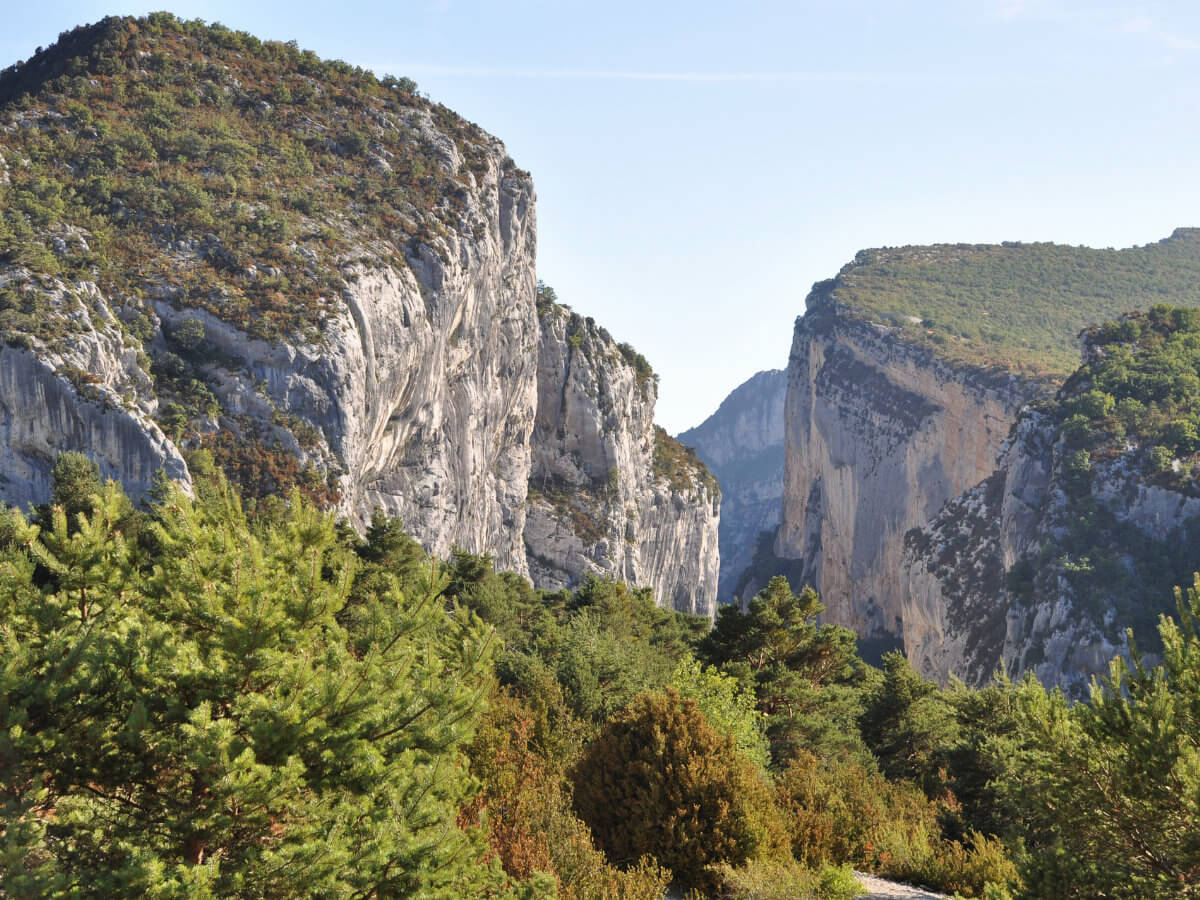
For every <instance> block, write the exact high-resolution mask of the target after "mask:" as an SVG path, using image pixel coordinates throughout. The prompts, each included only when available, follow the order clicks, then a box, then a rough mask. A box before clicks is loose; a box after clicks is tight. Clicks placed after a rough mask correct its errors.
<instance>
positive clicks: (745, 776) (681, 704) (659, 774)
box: [574, 690, 785, 894]
mask: <svg viewBox="0 0 1200 900" xmlns="http://www.w3.org/2000/svg"><path fill="white" fill-rule="evenodd" d="M574 783H575V808H576V809H577V810H578V811H579V813H580V815H581V816H582V818H583V819H584V821H586V822H587V823H588V825H589V826H590V827H591V829H592V834H593V835H594V836H595V838H596V842H597V843H598V844H599V845H600V846H601V847H603V848H604V850H605V851H606V852H607V853H608V855H609V858H610V859H612V860H613V861H614V862H616V863H619V864H622V865H628V864H630V863H633V862H635V861H636V860H638V859H640V858H641V857H642V856H644V855H647V854H649V855H651V856H653V857H654V858H655V859H657V860H658V862H659V863H660V864H661V865H663V866H666V867H668V868H669V869H671V871H672V873H673V874H674V877H675V883H676V885H677V886H678V887H680V888H683V889H691V888H699V889H701V890H706V891H708V892H710V894H711V892H712V891H713V890H714V889H715V888H716V885H717V879H718V876H717V875H716V873H715V872H714V871H713V870H712V869H710V868H709V867H710V866H713V865H716V864H719V863H729V864H731V865H733V866H741V865H743V864H744V863H745V862H747V861H748V860H751V859H754V858H757V857H761V856H770V855H778V854H779V853H780V852H781V851H783V850H784V847H783V845H784V842H785V837H784V833H783V830H782V821H781V820H780V817H779V814H778V811H777V810H776V809H775V807H774V804H773V803H772V800H771V797H770V789H769V787H768V786H767V785H766V783H765V782H764V781H763V780H762V778H761V776H760V775H759V773H758V771H757V770H756V768H755V766H754V764H753V763H751V762H749V761H748V760H745V759H743V758H741V757H740V756H739V755H738V754H737V752H736V749H735V747H734V742H733V739H732V738H730V737H728V736H725V735H722V734H720V733H719V732H717V731H716V730H715V729H714V728H713V727H712V726H711V725H710V724H709V723H708V722H707V721H706V720H705V718H704V715H703V714H702V713H701V712H700V708H699V707H698V706H697V705H696V703H695V701H693V700H689V699H685V698H683V697H680V696H679V695H678V694H677V693H675V692H674V691H673V690H668V691H667V693H665V694H642V695H640V696H638V697H636V698H635V699H634V701H633V702H632V703H631V704H630V705H629V707H627V708H626V709H625V710H623V711H622V712H620V713H618V714H617V715H616V716H615V717H613V719H612V720H611V721H610V722H609V723H608V724H607V725H606V726H605V728H604V729H603V730H602V731H601V733H600V735H599V736H598V737H597V738H596V739H595V740H594V741H593V742H592V743H591V744H590V745H589V746H588V748H587V750H586V751H585V753H584V755H583V758H582V759H581V760H580V762H579V764H578V765H577V766H576V768H575V772H574Z"/></svg>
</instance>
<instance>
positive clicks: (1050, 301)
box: [814, 228, 1200, 378]
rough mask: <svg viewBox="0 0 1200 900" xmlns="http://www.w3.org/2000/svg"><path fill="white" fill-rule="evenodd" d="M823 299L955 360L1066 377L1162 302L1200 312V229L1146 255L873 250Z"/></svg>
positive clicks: (1180, 233) (1006, 248) (1047, 247)
mask: <svg viewBox="0 0 1200 900" xmlns="http://www.w3.org/2000/svg"><path fill="white" fill-rule="evenodd" d="M814 295H815V297H816V298H818V299H827V298H832V300H833V301H835V302H836V303H837V305H838V309H839V311H840V312H843V313H844V314H848V315H851V316H854V317H857V318H862V319H866V320H868V321H873V322H883V323H885V324H888V325H893V326H897V327H899V328H900V329H902V333H903V335H904V337H905V339H906V340H909V341H912V342H915V343H920V344H925V345H928V346H930V347H931V348H933V349H934V350H935V352H936V353H937V354H938V355H940V356H944V357H946V358H949V359H951V360H954V361H958V362H963V363H966V364H969V365H976V366H984V367H989V368H990V367H1002V368H1005V369H1010V370H1013V371H1018V372H1021V373H1023V374H1026V375H1029V376H1033V377H1038V376H1052V377H1055V378H1061V377H1064V376H1066V375H1068V374H1070V373H1071V372H1072V371H1073V370H1074V369H1075V368H1076V366H1078V365H1079V341H1078V335H1079V332H1080V331H1081V330H1082V329H1084V328H1086V327H1087V326H1089V325H1091V324H1094V323H1097V322H1104V321H1107V320H1109V319H1113V318H1116V317H1117V316H1119V315H1122V314H1123V313H1125V312H1128V311H1129V310H1131V309H1135V308H1140V309H1146V308H1148V307H1149V306H1151V305H1153V304H1155V303H1170V304H1174V305H1179V306H1197V305H1200V231H1198V230H1195V229H1184V228H1181V229H1177V230H1176V231H1175V233H1174V234H1172V235H1171V237H1169V238H1166V239H1165V240H1162V241H1159V242H1158V243H1155V244H1147V245H1146V246H1143V247H1131V248H1128V249H1125V250H1111V249H1109V250H1094V249H1090V248H1087V247H1068V246H1063V245H1059V244H1049V243H1036V244H1021V243H1004V244H1001V245H987V244H935V245H932V246H925V247H887V248H882V249H875V250H863V251H861V252H860V253H859V254H858V255H857V256H856V257H855V259H854V261H853V262H851V263H849V264H848V265H846V266H845V267H844V268H843V269H842V270H841V272H839V273H838V276H837V277H836V278H835V279H833V280H832V281H830V282H825V283H823V284H821V285H818V287H817V289H816V290H815V291H814Z"/></svg>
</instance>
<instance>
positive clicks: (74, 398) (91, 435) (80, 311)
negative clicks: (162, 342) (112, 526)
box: [0, 267, 190, 507]
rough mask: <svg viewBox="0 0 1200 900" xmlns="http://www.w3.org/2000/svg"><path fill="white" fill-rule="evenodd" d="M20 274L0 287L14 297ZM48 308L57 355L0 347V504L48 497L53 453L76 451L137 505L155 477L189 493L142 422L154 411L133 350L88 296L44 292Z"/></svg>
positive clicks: (21, 345)
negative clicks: (61, 338) (63, 330)
mask: <svg viewBox="0 0 1200 900" xmlns="http://www.w3.org/2000/svg"><path fill="white" fill-rule="evenodd" d="M28 279H29V274H28V272H27V271H25V270H22V269H18V268H16V267H9V270H8V271H7V272H4V273H3V274H0V287H3V288H10V289H16V288H17V286H19V285H20V284H22V283H23V282H25V281H27V280H28ZM40 289H41V290H42V291H44V292H45V293H46V295H47V299H48V301H49V303H50V304H51V305H52V306H53V307H54V308H55V310H56V311H57V312H58V313H59V314H60V315H61V316H62V318H63V320H64V321H66V322H70V323H72V339H71V340H70V341H69V342H68V343H67V344H66V345H65V346H63V348H62V349H61V350H59V351H45V349H44V348H42V349H43V351H44V352H41V353H39V352H37V347H38V345H37V343H36V342H34V341H32V340H28V339H25V340H16V341H14V342H12V343H9V344H6V345H3V346H0V479H2V481H0V495H2V496H3V499H4V501H5V502H7V503H11V504H13V505H16V506H20V507H27V506H30V505H32V504H34V503H41V502H44V501H46V500H48V499H49V497H50V469H51V468H52V467H53V465H54V460H55V458H56V457H57V456H58V454H59V453H61V452H63V451H66V450H79V449H86V450H87V452H88V455H90V456H91V457H92V458H93V459H94V460H96V462H97V463H99V465H100V471H101V474H102V475H103V476H104V477H107V478H120V479H121V480H122V481H123V482H124V483H125V485H126V489H127V490H128V491H129V493H130V494H131V495H132V496H133V497H135V498H140V497H141V496H143V495H144V494H145V492H146V491H147V490H148V489H149V488H150V486H151V483H152V481H153V478H154V476H155V474H156V473H157V472H159V471H160V470H161V471H163V472H165V473H166V474H167V476H168V477H170V478H173V479H175V480H176V481H180V482H182V483H183V485H184V487H185V489H187V490H190V478H189V475H188V470H187V465H186V464H185V463H184V461H183V458H182V457H181V456H180V454H179V451H178V450H177V449H176V447H175V445H174V444H172V443H171V442H170V441H169V440H167V438H166V437H165V436H164V435H163V433H162V431H161V430H160V429H159V427H158V426H157V425H155V424H154V422H153V421H152V420H151V418H150V415H152V414H153V413H154V412H155V410H156V407H157V403H156V400H155V398H154V395H153V391H152V390H151V383H150V379H149V377H148V376H147V375H146V373H145V372H144V371H142V369H141V368H139V366H138V351H137V348H135V347H131V346H129V345H127V344H126V343H125V340H124V338H123V336H122V333H121V330H120V328H118V327H117V322H116V318H115V317H114V316H113V314H112V311H111V310H110V309H109V308H108V305H107V303H106V302H105V300H104V298H103V297H102V296H101V295H100V293H99V291H98V290H97V289H96V286H95V285H93V284H90V283H83V284H79V285H73V286H72V285H66V284H63V283H62V282H57V281H53V282H48V283H45V284H43V285H41V286H40Z"/></svg>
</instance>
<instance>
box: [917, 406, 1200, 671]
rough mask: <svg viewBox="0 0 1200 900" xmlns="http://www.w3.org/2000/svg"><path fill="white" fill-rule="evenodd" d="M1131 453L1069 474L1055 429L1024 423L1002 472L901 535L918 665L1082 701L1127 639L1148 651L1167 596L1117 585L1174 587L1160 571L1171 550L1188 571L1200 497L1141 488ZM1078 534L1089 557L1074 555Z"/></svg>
mask: <svg viewBox="0 0 1200 900" xmlns="http://www.w3.org/2000/svg"><path fill="white" fill-rule="evenodd" d="M1139 455H1140V454H1139V451H1138V450H1137V448H1135V447H1132V446H1130V447H1129V448H1128V449H1127V450H1126V452H1125V453H1123V454H1120V455H1118V456H1116V457H1115V458H1111V459H1106V460H1103V461H1100V462H1098V463H1097V464H1096V465H1094V466H1092V467H1091V468H1090V469H1089V470H1087V471H1080V470H1077V469H1075V468H1073V463H1072V458H1071V454H1069V453H1067V452H1066V451H1065V450H1064V442H1063V440H1062V438H1061V435H1060V433H1059V431H1058V429H1057V427H1056V425H1055V423H1054V422H1053V421H1052V420H1051V419H1050V417H1048V416H1046V415H1043V414H1040V413H1037V412H1034V411H1026V413H1024V414H1023V415H1022V417H1021V419H1020V421H1019V423H1018V425H1017V427H1016V429H1015V431H1014V434H1013V437H1012V439H1011V440H1010V441H1009V442H1008V444H1007V445H1006V447H1005V450H1004V452H1003V454H1002V457H1001V460H1000V465H999V467H998V469H997V471H996V472H995V473H994V474H993V475H992V476H991V477H989V478H988V479H987V480H985V481H984V482H983V483H981V484H980V485H978V486H977V487H975V488H973V489H972V490H970V491H967V492H966V493H964V494H963V495H962V496H961V497H959V498H956V499H955V500H954V501H953V502H951V503H949V504H947V505H946V507H945V508H944V509H943V510H942V511H941V512H940V513H939V514H938V515H937V516H936V517H935V518H934V519H933V521H932V522H931V523H930V524H929V525H928V527H926V528H923V529H917V530H914V531H913V532H912V533H910V534H909V535H908V537H907V540H906V542H905V553H904V562H903V566H902V571H903V573H904V578H905V580H906V583H907V587H906V600H905V603H904V605H903V625H904V628H903V631H904V644H905V649H906V652H907V654H908V656H909V659H910V660H911V661H912V662H913V664H914V665H915V666H917V668H918V669H919V670H921V671H922V672H923V673H924V674H926V675H928V676H930V677H934V678H937V679H938V680H940V681H943V682H945V681H946V680H947V679H948V678H949V676H950V675H951V674H954V675H957V676H958V677H961V678H963V679H964V680H965V681H967V682H968V683H970V684H980V683H983V682H984V681H986V680H987V679H988V678H990V677H991V675H992V674H993V673H994V672H995V671H996V670H997V669H998V668H999V667H1000V666H1004V667H1005V669H1006V670H1008V671H1009V672H1025V671H1031V672H1033V673H1034V674H1035V675H1036V676H1037V677H1038V679H1039V680H1041V681H1042V682H1043V683H1044V684H1047V685H1058V686H1061V687H1063V688H1064V689H1065V690H1067V691H1068V692H1070V693H1073V694H1075V695H1081V694H1083V693H1084V692H1085V690H1086V687H1087V685H1088V683H1089V681H1090V679H1091V677H1092V676H1093V675H1095V674H1099V673H1103V672H1104V671H1106V670H1107V667H1108V662H1109V660H1110V659H1112V658H1113V656H1115V655H1117V654H1119V653H1126V652H1127V651H1128V641H1127V637H1126V628H1127V627H1131V626H1132V627H1134V628H1135V630H1137V631H1140V632H1141V633H1140V634H1139V637H1140V638H1141V640H1140V641H1139V643H1140V644H1141V645H1142V646H1143V647H1147V646H1152V643H1153V629H1152V626H1153V623H1154V620H1155V616H1156V614H1157V612H1158V611H1159V610H1163V611H1169V609H1168V605H1169V595H1168V594H1167V592H1166V590H1162V591H1161V595H1159V591H1160V590H1161V589H1155V590H1151V591H1148V593H1149V595H1150V596H1149V597H1147V598H1140V597H1131V596H1130V593H1132V591H1130V589H1129V585H1128V583H1124V584H1123V583H1118V582H1120V581H1128V582H1135V583H1136V582H1145V581H1149V580H1150V579H1153V578H1162V579H1163V580H1165V581H1166V582H1167V583H1168V584H1169V583H1170V582H1171V581H1172V580H1174V579H1173V577H1172V574H1173V573H1167V572H1163V571H1161V570H1162V569H1163V568H1164V560H1168V559H1169V558H1170V557H1171V555H1172V553H1171V552H1170V548H1172V547H1173V546H1174V547H1176V548H1178V549H1179V550H1181V551H1182V553H1177V554H1175V555H1179V556H1181V557H1182V559H1181V561H1182V563H1183V564H1184V566H1185V567H1186V566H1188V565H1191V566H1194V562H1195V557H1194V552H1195V539H1196V538H1197V537H1200V498H1197V497H1194V496H1188V495H1186V494H1183V493H1180V492H1179V491H1176V490H1171V489H1169V488H1166V487H1162V486H1159V485H1155V484H1153V483H1150V482H1149V481H1148V480H1147V478H1146V475H1145V472H1144V470H1143V466H1142V465H1141V464H1140V461H1139ZM1081 522H1083V523H1086V533H1087V538H1088V543H1089V544H1090V546H1089V548H1088V550H1087V552H1086V553H1082V554H1081V553H1079V552H1074V553H1072V552H1070V551H1071V547H1070V545H1069V537H1070V536H1071V534H1072V531H1073V529H1076V528H1077V527H1078V525H1079V523H1081ZM1131 529H1132V530H1131ZM1189 529H1190V530H1189ZM1139 538H1140V539H1141V540H1139ZM1139 545H1141V547H1142V548H1148V549H1149V550H1150V553H1149V554H1146V553H1144V552H1140V551H1139ZM1189 548H1190V549H1189ZM1106 560H1107V562H1106ZM1106 565H1107V566H1109V567H1111V568H1110V569H1109V571H1111V572H1112V573H1113V574H1112V575H1106V574H1105V566H1106ZM1109 589H1115V590H1114V594H1115V595H1114V596H1108V595H1107V591H1108V590H1109ZM1123 607H1124V608H1123Z"/></svg>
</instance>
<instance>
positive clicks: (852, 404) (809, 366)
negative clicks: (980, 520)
mask: <svg viewBox="0 0 1200 900" xmlns="http://www.w3.org/2000/svg"><path fill="white" fill-rule="evenodd" d="M831 286H832V285H831V283H829V282H824V283H822V284H819V285H817V286H816V287H815V288H814V290H813V293H812V294H811V295H810V296H809V298H808V312H807V313H806V314H805V316H804V317H803V318H801V319H799V320H798V321H797V325H796V332H795V338H794V340H793V343H792V352H791V357H790V359H789V367H788V392H787V408H786V414H785V421H786V442H787V454H786V474H785V482H784V500H783V509H782V516H781V523H780V526H779V531H778V534H777V537H776V541H775V553H776V554H777V555H778V556H780V557H785V558H793V559H801V560H803V562H804V572H805V576H806V579H807V580H810V581H811V582H812V583H813V584H814V585H815V586H817V588H818V590H819V591H820V593H821V597H822V602H824V603H825V606H826V608H827V609H828V611H829V616H830V617H831V619H833V620H834V621H836V622H838V623H840V624H844V625H847V626H849V627H851V628H853V629H855V631H857V632H858V633H859V634H860V635H862V636H865V637H878V636H882V635H885V634H891V635H895V636H899V635H901V634H903V629H904V609H903V607H904V602H905V585H904V579H903V577H902V574H901V569H900V565H901V556H902V553H903V539H904V534H905V532H907V531H908V530H909V529H911V528H915V527H918V526H920V525H923V524H925V523H926V522H928V521H929V520H930V518H932V517H933V515H934V514H935V513H936V512H937V511H938V510H939V509H940V508H941V507H942V505H943V504H945V503H946V502H947V501H948V500H950V499H951V498H953V497H955V496H957V495H958V494H960V493H962V492H963V491H964V490H967V489H968V488H970V487H973V486H974V485H976V484H978V483H979V481H981V480H982V479H983V478H986V477H987V476H988V475H989V474H991V472H992V471H993V470H994V468H995V463H996V455H997V453H998V451H999V449H1000V446H1001V444H1002V442H1003V441H1004V439H1005V437H1006V436H1007V435H1008V430H1009V426H1010V424H1011V422H1012V420H1013V419H1014V417H1015V416H1016V412H1017V410H1018V409H1019V408H1020V407H1021V405H1022V404H1023V403H1024V402H1025V401H1026V400H1028V399H1029V398H1030V397H1031V396H1032V395H1033V393H1034V389H1033V387H1032V386H1031V385H1030V384H1029V383H1027V382H1025V381H1023V380H1021V379H1019V378H1016V377H1013V376H1010V375H1006V374H999V375H997V374H995V373H991V372H986V371H982V370H973V369H969V368H965V367H956V366H953V365H950V364H948V363H945V362H943V361H941V360H939V359H937V358H936V357H935V356H934V355H933V354H932V353H931V352H930V351H929V350H927V349H925V348H921V347H915V346H912V345H910V344H907V343H905V342H904V341H903V340H901V339H899V337H898V336H897V335H896V334H895V332H894V330H893V329H892V328H890V327H888V326H887V325H883V324H878V323H874V322H870V321H861V320H859V319H856V318H851V317H846V316H842V315H840V314H839V310H838V308H837V304H836V301H835V300H834V299H833V297H832V296H831V293H830V288H831Z"/></svg>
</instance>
